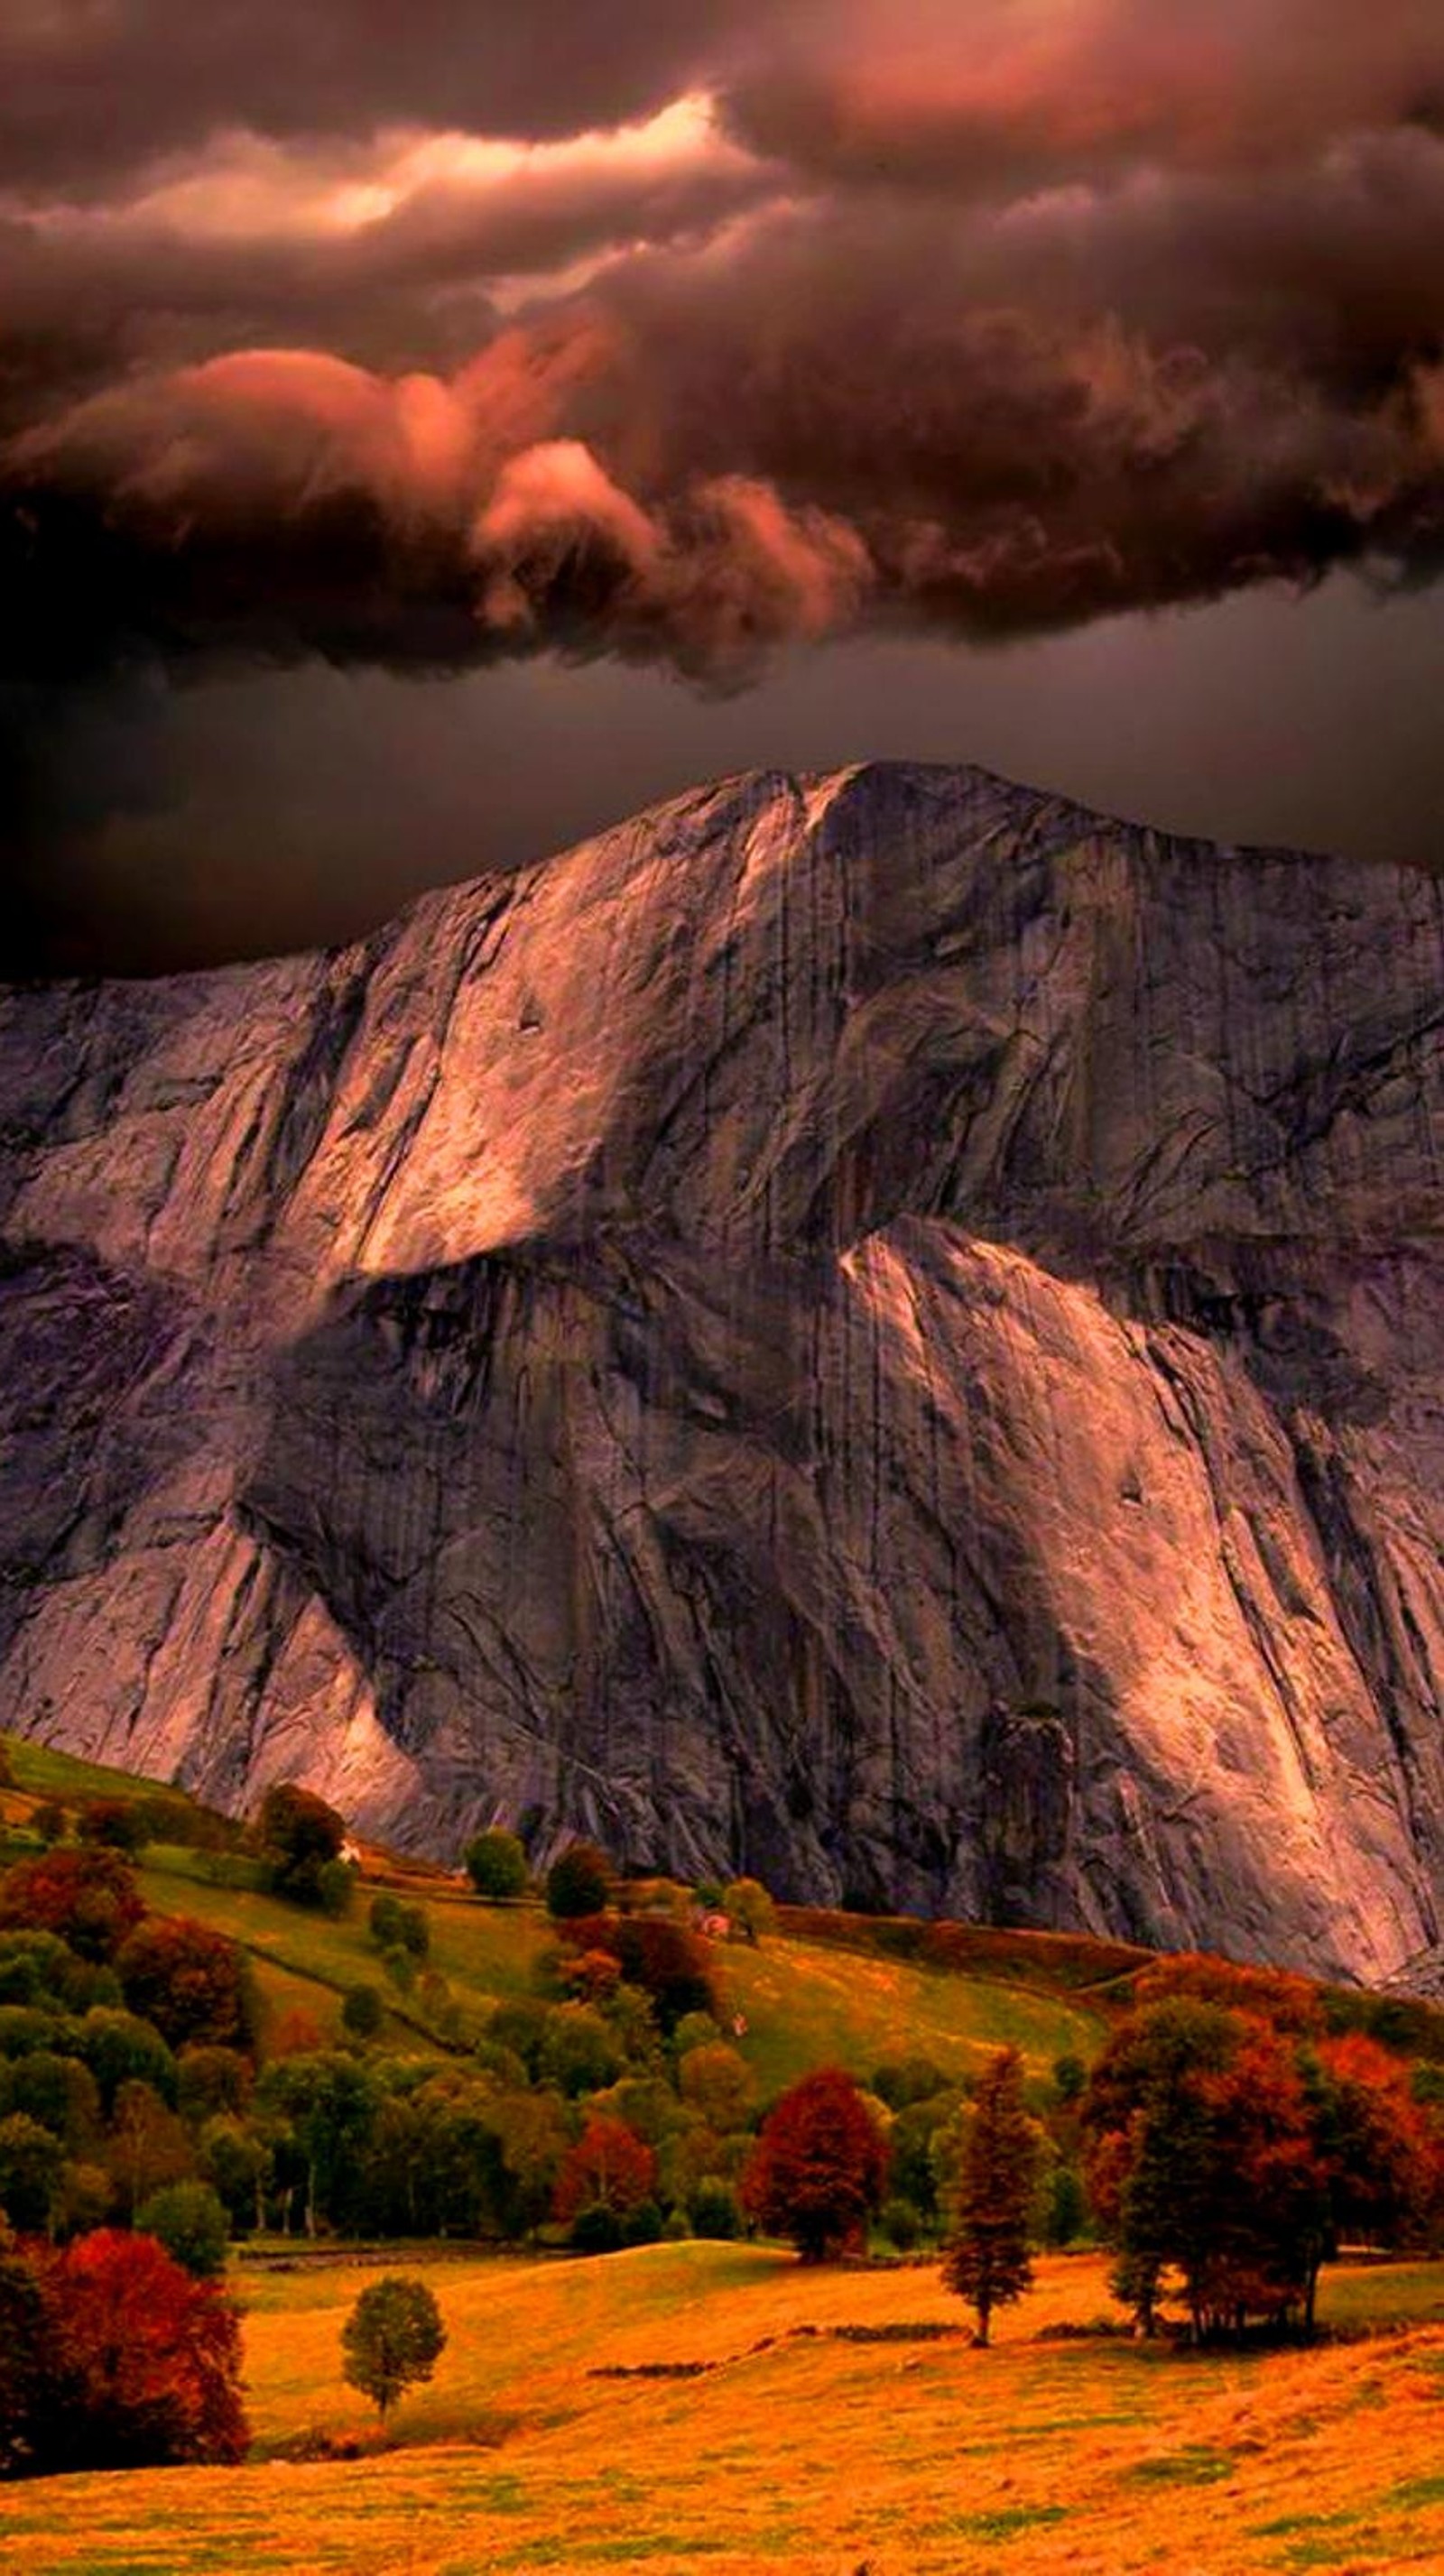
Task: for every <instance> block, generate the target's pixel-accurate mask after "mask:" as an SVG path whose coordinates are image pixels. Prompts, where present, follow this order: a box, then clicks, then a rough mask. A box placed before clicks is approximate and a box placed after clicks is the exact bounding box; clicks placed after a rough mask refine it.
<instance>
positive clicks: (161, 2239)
mask: <svg viewBox="0 0 1444 2576" xmlns="http://www.w3.org/2000/svg"><path fill="white" fill-rule="evenodd" d="M135 2224H136V2228H137V2231H138V2232H139V2233H140V2234H141V2235H142V2236H153V2237H154V2238H155V2240H156V2243H157V2244H158V2245H163V2246H164V2247H165V2250H166V2252H167V2254H169V2255H170V2256H171V2257H172V2259H173V2260H174V2261H175V2262H177V2263H179V2264H180V2266H181V2268H182V2270H184V2271H186V2272H189V2273H190V2274H191V2276H192V2278H193V2279H195V2280H197V2281H215V2280H219V2278H220V2276H221V2274H222V2273H223V2272H224V2270H225V2268H226V2247H227V2246H228V2245H229V2243H230V2238H231V2230H230V2222H229V2220H228V2219H227V2217H226V2211H225V2204H224V2202H223V2201H222V2200H221V2198H220V2196H219V2194H218V2193H217V2192H214V2191H213V2190H212V2189H211V2186H210V2184H209V2183H207V2182H171V2183H166V2184H165V2185H164V2186H163V2188H162V2189H161V2190H160V2191H153V2192H152V2193H151V2195H150V2198H149V2199H148V2200H143V2201H142V2202H141V2205H140V2207H139V2209H138V2210H137V2211H136V2213H135Z"/></svg>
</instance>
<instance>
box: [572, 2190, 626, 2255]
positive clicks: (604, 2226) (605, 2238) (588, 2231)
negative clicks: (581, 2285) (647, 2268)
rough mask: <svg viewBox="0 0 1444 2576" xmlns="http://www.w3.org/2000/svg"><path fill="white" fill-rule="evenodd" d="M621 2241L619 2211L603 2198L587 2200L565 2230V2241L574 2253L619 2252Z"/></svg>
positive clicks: (622, 2240)
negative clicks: (609, 2206)
mask: <svg viewBox="0 0 1444 2576" xmlns="http://www.w3.org/2000/svg"><path fill="white" fill-rule="evenodd" d="M623 2242H624V2239H623V2232H622V2219H621V2213H620V2212H619V2211H618V2210H615V2209H609V2208H608V2206H607V2204H606V2202H605V2201H604V2200H589V2201H588V2202H587V2203H586V2205H585V2207H584V2208H582V2209H579V2210H578V2211H577V2214H576V2216H575V2218H574V2219H573V2220H572V2223H571V2226H570V2227H569V2228H568V2230H567V2243H568V2244H569V2245H570V2246H571V2248H572V2251H573V2253H576V2254H619V2253H620V2252H621V2250H622V2245H623Z"/></svg>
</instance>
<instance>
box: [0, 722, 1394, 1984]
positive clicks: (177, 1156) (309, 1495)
mask: <svg viewBox="0 0 1444 2576" xmlns="http://www.w3.org/2000/svg"><path fill="white" fill-rule="evenodd" d="M1441 1031H1444V889H1441V886H1440V885H1439V883H1438V882H1436V881H1435V880H1434V879H1433V878H1432V877H1431V876H1429V875H1428V874H1426V873H1424V872H1423V871H1420V872H1419V873H1412V872H1409V871H1406V870H1399V869H1390V868H1384V867H1375V868H1366V867H1360V866H1357V865H1345V864H1343V863H1341V862H1334V861H1329V860H1324V859H1311V858H1303V857H1298V856H1292V855H1287V854H1281V853H1274V852H1258V851H1240V850H1232V849H1214V848H1211V847H1209V846H1206V845H1203V844H1199V843H1195V842H1186V841H1180V840H1175V839H1170V838H1168V837H1166V836H1164V835H1162V834H1160V833H1155V832H1150V831H1145V830H1141V829H1137V828H1134V827H1130V826H1126V825H1123V824H1118V823H1113V822H1107V821H1103V820H1101V819H1100V818H1098V817H1096V816H1093V815H1090V814H1088V813H1086V812H1084V811H1083V810H1081V809H1080V808H1079V807H1077V806H1075V805H1072V804H1069V803H1067V802H1065V801H1062V800H1060V799H1057V798H1053V797H1047V796H1042V795H1036V794H1031V793H1028V792H1025V791H1024V790H1021V789H1019V788H1015V787H1011V786H1007V785H1005V784H1003V783H1002V782H1000V781H999V780H997V779H994V778H991V777H989V776H987V775H986V774H984V773H983V772H980V771H978V770H975V769H967V768H957V769H953V768H913V767H904V766H893V765H881V766H865V767H861V768H855V769H848V770H841V771H838V772H836V773H834V774H832V775H828V776H802V777H789V776H784V775H779V774H758V775H753V776H747V777H742V778H738V779H733V780H729V781H727V782H725V783H724V784H722V785H721V786H718V787H715V788H712V789H709V790H706V791H703V792H700V793H698V794H695V795H691V796H687V797H684V798H681V799H679V800H678V801H676V802H674V803H672V804H669V805H666V806H663V807H660V808H658V809H657V810H656V811H654V812H652V813H650V814H648V815H645V816H643V817H642V818H641V819H639V820H638V821H635V822H632V823H629V824H627V825H625V826H623V827H621V828H619V829H617V830H615V831H611V832H608V833H605V834H603V835H602V836H601V837H600V838H598V839H596V840H594V841H590V842H588V843H586V844H585V845H583V846H582V847H580V848H578V849H575V850H571V851H568V852H566V853H564V854H562V855H561V856H559V857H556V858H553V859H550V860H548V861H546V862H545V863H543V864H542V865H539V866H537V867H534V868H531V869H529V870H528V871H526V872H525V873H523V874H521V875H517V876H512V877H508V878H505V879H502V878H490V879H488V878H482V879H479V880H478V881H477V882H475V883H473V884H470V885H465V886H461V887H457V888H454V889H451V890H449V891H446V892H444V893H441V894H438V895H435V896H433V897H430V898H428V899H427V900H425V901H424V902H422V903H421V904H419V905H418V906H417V907H415V908H414V909H413V910H412V911H411V912H409V913H408V914H407V915H405V916H404V917H403V918H402V919H401V920H400V921H399V922H397V923H395V924H394V925H392V926H391V927H389V928H387V929H386V930H384V931H381V932H379V933H378V934H377V935H376V936H375V937H373V938H372V939H370V940H368V941H366V942H364V943H362V944H360V945H357V946H355V947H352V948H349V949H347V950H345V951H343V952H341V953H338V954H334V955H327V956H316V957H300V958H291V959H286V960H283V961H280V962H278V963H275V964H266V965H260V966H254V967H243V968H235V969H227V970H224V971H222V972H219V973H214V974H207V975H197V976H186V977H178V978H174V979H169V980H166V981H163V982H155V983H149V984H134V983H130V984H127V983H103V982H102V983H90V984H84V985H81V984H65V985H52V986H47V987H44V988H25V989H15V990H12V991H10V992H9V993H7V994H5V995H4V996H3V999H0V1120H3V1141H4V1184H3V1193H0V1221H3V1237H4V1243H5V1246H6V1250H5V1254H4V1269H3V1276H0V1353H3V1361H0V1387H3V1391H4V1392H3V1410H4V1429H3V1446H0V1553H3V1559H4V1570H3V1582H0V1726H6V1727H11V1728H14V1729H16V1730H18V1731H19V1732H21V1733H26V1734H30V1735H33V1736H36V1737H39V1738H42V1739H44V1740H45V1741H48V1742H51V1743H54V1744H57V1745H63V1746H66V1747H68V1748H70V1749H72V1750H74V1751H77V1752H80V1753H84V1754H88V1755H91V1756H93V1757H96V1758H99V1759H103V1760H106V1761H113V1762H123V1763H124V1764H126V1765H127V1766H129V1767H130V1768H132V1769H141V1770H144V1771H147V1772H150V1773H153V1774H156V1775H158V1776H174V1777H177V1778H179V1779H181V1780H183V1781H184V1782H186V1783H187V1784H188V1785H190V1786H192V1787H193V1788H195V1789H196V1790H197V1791H198V1792H199V1793H200V1794H202V1795H203V1796H205V1797H207V1798H209V1799H211V1800H213V1801H216V1802H219V1803H222V1804H225V1805H229V1806H239V1805H241V1804H242V1803H243V1802H245V1801H247V1800H249V1799H250V1798H252V1797H253V1796H254V1794H255V1792H256V1790H257V1788H258V1787H259V1786H260V1785H261V1784H263V1783H264V1782H265V1781H266V1780H268V1779H271V1778H274V1777H276V1776H290V1777H296V1778H301V1779H305V1780H307V1781H309V1782H310V1783H312V1784H313V1785H314V1786H316V1787H318V1788H320V1789H321V1790H323V1791H324V1792H326V1793H327V1794H328V1795H330V1796H332V1797H333V1798H334V1799H335V1800H336V1801H337V1802H338V1803H339V1804H340V1805H342V1806H343V1807H344V1808H345V1809H346V1811H347V1812H348V1814H349V1815H351V1816H352V1817H353V1818H355V1819H356V1820H357V1821H358V1822H359V1823H361V1824H363V1825H365V1826H366V1827H368V1828H369V1829H371V1830H373V1831H376V1832H378V1833H382V1834H385V1835H386V1836H388V1837H389V1838H391V1839H392V1840H394V1841H397V1842H399V1843H402V1844H409V1845H412V1846H415V1847H427V1846H429V1847H431V1848H433V1849H443V1850H444V1849H448V1848H451V1847H454V1846H455V1845H456V1844H457V1843H458V1842H459V1841H460V1839H461V1837H462V1834H463V1832H464V1830H465V1829H466V1828H468V1827H469V1826H471V1825H472V1824H473V1823H474V1822H475V1821H476V1820H478V1819H490V1818H493V1817H497V1816H499V1817H502V1818H504V1819H506V1820H508V1821H520V1822H522V1823H523V1825H524V1827H525V1829H526V1831H527V1832H528V1834H529V1835H530V1836H531V1838H532V1840H533V1844H534V1846H535V1847H536V1848H538V1849H541V1848H545V1847H546V1846H547V1844H548V1843H549V1842H550V1841H552V1840H554V1839H555V1838H556V1837H557V1835H558V1834H560V1833H561V1832H563V1831H564V1830H565V1829H569V1828H581V1829H584V1830H587V1831H591V1832H595V1833H596V1834H597V1835H598V1836H599V1837H600V1838H601V1839H602V1840H603V1841H604V1842H606V1843H607V1844H608V1845H609V1847H610V1848H611V1849H612V1850H613V1851H614V1852H615V1853H617V1854H618V1856H619V1857H622V1858H626V1859H634V1860H638V1861H642V1860H645V1861H647V1862H654V1863H658V1864H664V1865H666V1866H669V1867H671V1868H672V1869H674V1870H676V1871H678V1872H680V1873H682V1874H684V1875H688V1876H692V1875H699V1874H703V1873H710V1872H713V1871H718V1870H724V1869H727V1870H730V1869H734V1868H746V1869H749V1870H752V1871H755V1872H756V1873H757V1874H758V1875H759V1876H760V1877H762V1878H764V1879H765V1880H766V1881H767V1882H768V1883H769V1884H770V1885H771V1886H772V1887H773V1888H774V1890H775V1891H776V1892H777V1893H779V1894H782V1895H787V1896H795V1897H810V1898H813V1899H817V1900H822V1901H827V1900H833V1901H846V1902H849V1903H853V1904H877V1903H882V1902H887V1903H891V1904H896V1905H901V1906H906V1907H910V1908H914V1909H918V1910H923V1911H934V1910H946V1911H949V1912H953V1913H958V1914H964V1915H968V1916H977V1917H984V1918H992V1919H996V1920H1001V1921H1029V1922H1033V1923H1037V1924H1043V1925H1058V1926H1064V1925H1076V1926H1081V1927H1085V1928H1088V1929H1092V1930H1097V1931H1100V1932H1110V1933H1117V1934H1121V1935H1125V1936H1128V1937H1132V1938H1138V1939H1142V1940H1144V1941H1148V1942H1152V1943H1156V1944H1161V1945H1168V1946H1177V1945H1184V1944H1189V1943H1207V1944H1210V1945H1213V1946H1216V1947H1221V1948H1223V1949H1226V1950H1229V1951H1232V1952H1234V1953H1235V1954H1240V1955H1263V1956H1269V1957H1272V1958H1276V1959H1279V1960H1283V1961H1288V1962H1292V1963H1295V1964H1297V1965H1300V1966H1306V1967H1309V1968H1311V1969H1314V1970H1317V1971H1320V1972H1324V1973H1333V1974H1345V1975H1353V1976H1357V1977H1364V1978H1369V1979H1378V1978H1382V1977H1384V1976H1386V1975H1389V1974H1391V1973H1394V1972H1397V1971H1399V1970H1401V1969H1402V1968H1403V1967H1404V1966H1405V1964H1406V1963H1407V1962H1409V1961H1411V1960H1413V1959H1414V1958H1415V1957H1416V1956H1417V1955H1418V1954H1421V1953H1423V1952H1425V1951H1427V1950H1429V1949H1431V1948H1432V1947H1433V1945H1434V1944H1435V1942H1436V1939H1437V1937H1438V1914H1439V1906H1440V1899H1441V1893H1444V1727H1441V1701H1444V1265H1441V1224H1444V1168H1441V1166H1444V1118H1441V1105H1444V1039H1441Z"/></svg>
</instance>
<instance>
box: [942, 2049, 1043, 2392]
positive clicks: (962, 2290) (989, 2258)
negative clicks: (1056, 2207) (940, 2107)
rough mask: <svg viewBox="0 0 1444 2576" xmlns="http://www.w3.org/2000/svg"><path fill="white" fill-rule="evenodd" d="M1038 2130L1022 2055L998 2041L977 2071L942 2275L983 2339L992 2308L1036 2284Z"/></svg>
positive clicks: (1000, 2306) (1016, 2297) (986, 2335)
mask: <svg viewBox="0 0 1444 2576" xmlns="http://www.w3.org/2000/svg"><path fill="white" fill-rule="evenodd" d="M1038 2158H1039V2137H1038V2131H1037V2129H1036V2127H1035V2125H1034V2123H1033V2122H1032V2120H1030V2119H1029V2117H1028V2113H1027V2109H1026V2107H1025V2105H1024V2101H1023V2060H1022V2058H1021V2056H1020V2055H1019V2052H1018V2050H1017V2049H1016V2048H1000V2049H998V2050H997V2052H996V2053H995V2055H994V2057H993V2059H992V2061H991V2063H990V2065H989V2066H988V2068H987V2071H986V2072H985V2074H984V2075H983V2076H982V2077H981V2078H980V2080H979V2084H978V2089H977V2092H976V2094H975V2096H974V2101H973V2116H972V2121H971V2123H970V2126H969V2129H968V2135H967V2142H966V2144H965V2146H964V2149H963V2160H962V2169H961V2172H960V2174H959V2177H958V2193H957V2200H956V2206H955V2214H954V2223H953V2232H952V2234H951V2236H950V2238H949V2240H948V2247H947V2252H946V2255H945V2257H944V2261H943V2279H944V2281H945V2282H946V2283H947V2286H948V2288H949V2289H950V2290H956V2291H957V2293H958V2296H959V2297H960V2298H963V2299H967V2300H968V2301H969V2302H970V2304H971V2306H972V2308H973V2310H974V2312H975V2314H976V2316H977V2320H978V2338H977V2339H978V2342H979V2343H980V2344H982V2345H986V2344H987V2341H988V2332H989V2325H990V2321H991V2318H992V2314H993V2310H994V2309H995V2308H1002V2307H1007V2306H1009V2305H1011V2303H1012V2301H1013V2300H1014V2299H1019V2298H1021V2297H1022V2295H1023V2292H1024V2291H1025V2290H1026V2289H1028V2288H1029V2287H1030V2286H1031V2283H1032V2279H1033V2265H1032V2261H1031V2259H1030V2256H1029V2253H1028V2212H1029V2208H1030V2205H1031V2202H1032V2198H1033V2192H1034V2189H1035V2187H1036V2184H1037V2178H1038Z"/></svg>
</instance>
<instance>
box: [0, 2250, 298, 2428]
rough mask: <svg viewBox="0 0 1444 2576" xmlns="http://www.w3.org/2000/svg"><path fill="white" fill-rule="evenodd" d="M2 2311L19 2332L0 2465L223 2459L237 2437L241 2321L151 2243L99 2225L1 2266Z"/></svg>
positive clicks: (1, 2383)
mask: <svg viewBox="0 0 1444 2576" xmlns="http://www.w3.org/2000/svg"><path fill="white" fill-rule="evenodd" d="M3 2272H4V2279H3V2281H0V2294H3V2306H4V2308H5V2311H6V2313H7V2314H8V2315H9V2316H10V2317H11V2319H12V2321H16V2322H20V2321H23V2322H24V2323H25V2324H26V2326H27V2328H28V2341H27V2348H26V2356H25V2368H24V2371H23V2372H21V2371H19V2370H16V2371H14V2372H11V2373H8V2374H7V2373H0V2408H3V2410H4V2412H3V2418H0V2460H8V2462H9V2464H10V2465H11V2466H12V2467H16V2468H20V2469H29V2470H33V2471H43V2470H61V2469H122V2468H139V2467H145V2466H154V2465H158V2464H160V2463H162V2462H170V2461H214V2462H220V2461H231V2460H239V2459H241V2458H243V2457H244V2455H245V2450H246V2445H247V2441H248V2438H249V2436H248V2431H247V2426H246V2419H245V2415H244V2412H243V2410H242V2406H241V2393H240V2373H241V2346H240V2325H239V2321H238V2318H237V2315H236V2311H235V2309H234V2308H233V2307H232V2306H231V2304H230V2302H229V2301H228V2300H227V2299H226V2298H225V2297H223V2295H222V2294H221V2293H220V2291H218V2290H217V2289H216V2288H214V2287H213V2285H212V2284H211V2283H210V2282H208V2281H197V2280H193V2279H192V2278H191V2277H190V2275H189V2274H188V2273H186V2272H184V2271H183V2270H182V2269H181V2266H180V2265H179V2264H178V2263H175V2262H173V2261H172V2260H171V2257H170V2256H169V2255H168V2254H167V2253H165V2252H164V2251H163V2250H162V2248H161V2247H160V2246H159V2245H157V2244H156V2243H155V2241H154V2239H153V2238H152V2237H149V2236H135V2235H129V2234H125V2233H122V2232H121V2231H120V2230H118V2229H114V2228H98V2229H96V2230H95V2231H94V2232H93V2233H92V2234H90V2235H88V2236H81V2237H78V2238H77V2239H76V2241H75V2243H74V2244H72V2245H68V2246H66V2247H65V2249H64V2250H63V2251H62V2252H60V2253H54V2252H52V2251H50V2250H49V2249H48V2248H31V2249H27V2250H25V2251H24V2252H21V2251H19V2250H17V2249H15V2248H13V2247H12V2248H11V2249H10V2250H9V2252H8V2253H7V2254H6V2256H5V2261H4V2265H3Z"/></svg>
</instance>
